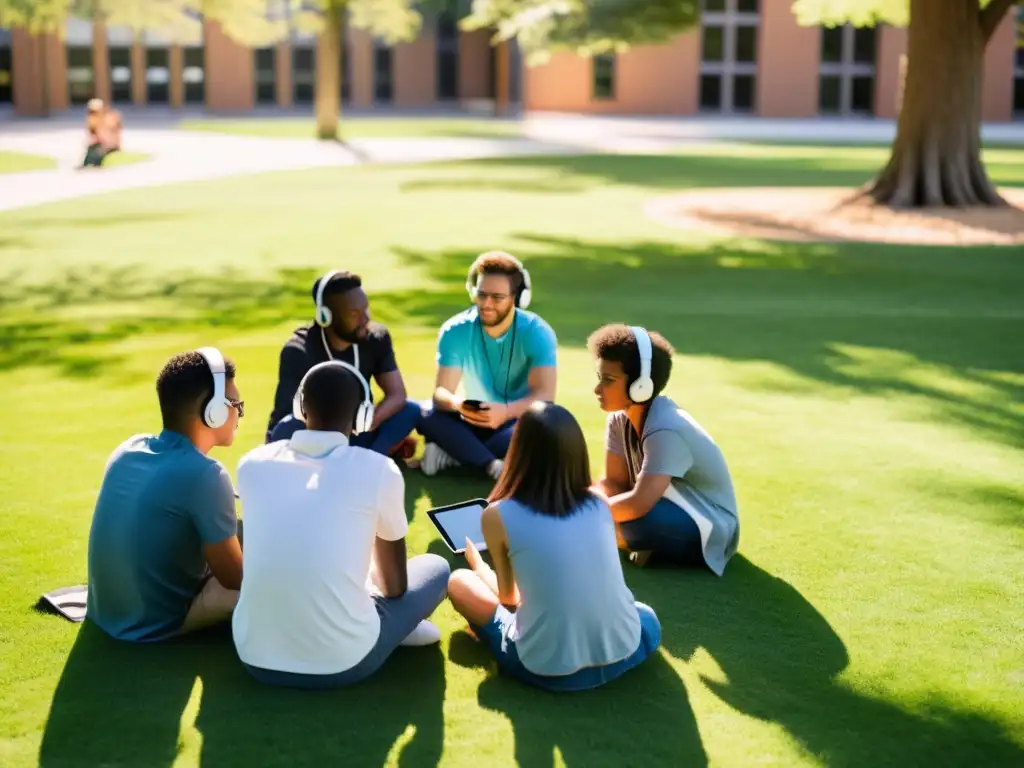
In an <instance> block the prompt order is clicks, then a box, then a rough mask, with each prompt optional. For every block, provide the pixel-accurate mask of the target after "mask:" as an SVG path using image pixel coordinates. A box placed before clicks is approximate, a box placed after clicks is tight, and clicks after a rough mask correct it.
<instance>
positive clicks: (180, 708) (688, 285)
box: [0, 147, 1024, 767]
mask: <svg viewBox="0 0 1024 768" xmlns="http://www.w3.org/2000/svg"><path fill="white" fill-rule="evenodd" d="M862 152H863V151H862V150H853V149H851V150H845V149H844V150H841V151H837V152H836V153H833V154H831V155H822V154H821V153H819V151H818V150H817V149H808V150H806V151H805V152H803V153H801V152H800V150H799V148H793V147H787V148H775V147H761V148H759V149H758V150H757V152H756V153H755V152H751V153H749V154H750V155H751V156H740V155H739V154H733V153H730V152H717V153H716V152H699V153H697V152H695V153H691V154H680V155H677V156H671V157H648V156H644V157H545V158H520V159H516V160H494V161H487V162H471V163H455V164H440V165H424V166H419V167H406V168H398V167H386V168H385V167H382V168H370V167H362V168H346V169H332V170H322V171H307V172H296V173H281V174H273V175H267V176H260V177H247V178H239V179H232V180H220V181H214V182H207V183H195V184H188V185H182V186H174V187H166V188H161V189H152V190H135V191H132V192H128V193H123V194H122V193H119V194H112V195H108V196H103V197H96V198H89V199H82V200H77V201H74V202H73V203H68V204H60V205H52V206H46V207H40V208H36V209H31V210H26V211H22V212H16V213H9V214H5V215H0V232H2V233H3V235H2V237H0V276H2V278H3V279H2V280H0V305H2V308H3V312H2V313H0V323H2V324H3V329H2V332H3V339H4V341H3V344H2V346H0V386H2V388H3V392H4V398H3V404H2V405H0V424H2V425H3V427H2V429H3V432H2V435H3V439H2V440H0V451H2V453H0V480H2V487H3V489H4V497H3V501H2V502H0V504H2V506H0V574H2V580H0V606H2V607H0V628H2V629H0V641H2V649H3V652H2V656H0V686H2V690H3V695H2V696H0V764H3V765H5V766H7V765H11V766H19V765H32V764H37V763H41V764H43V765H48V766H65V765H66V766H79V765H98V764H102V765H107V766H129V765H130V766H161V765H197V764H200V763H201V764H203V765H217V766H219V765H261V766H266V765H282V766H293V765H322V764H344V765H353V766H363V765H366V766H377V765H384V764H388V765H392V764H399V763H400V764H404V765H414V766H420V765H424V766H432V765H436V764H439V765H445V766H477V765H487V766H505V765H515V764H519V765H522V766H531V767H532V766H537V765H539V766H545V765H568V766H620V765H638V764H641V763H644V764H651V765H673V766H683V765H704V764H715V765H751V764H767V765H784V766H791V765H829V766H836V765H837V766H864V765H873V766H875V765H891V766H903V765H1000V766H1003V765H1012V764H1020V763H1021V762H1022V760H1024V714H1022V711H1021V707H1020V702H1021V690H1022V686H1024V647H1022V640H1021V638H1022V637H1024V619H1022V614H1021V611H1020V595H1021V594H1022V590H1024V554H1022V552H1024V549H1022V545H1024V533H1022V530H1024V528H1022V524H1024V492H1022V491H1021V482H1020V478H1021V476H1022V475H1021V467H1022V466H1024V463H1022V459H1024V307H1022V305H1021V300H1020V297H1021V296H1022V295H1024V257H1022V255H1021V254H1020V253H1019V252H1018V251H1014V250H1013V249H997V248H991V249H990V248H970V249H967V248H957V249H954V248H912V247H889V246H876V245H865V244H849V245H839V244H784V243H768V242H762V241H755V240H713V239H709V238H707V237H705V236H703V235H701V234H700V233H696V232H687V231H682V230H674V229H670V228H667V227H663V226H660V225H658V224H655V223H653V222H651V221H649V220H648V219H647V218H645V216H644V214H643V205H644V203H645V201H647V200H648V199H649V198H650V197H651V196H652V195H658V194H664V193H666V192H669V191H671V190H674V189H681V188H688V187H692V186H696V185H701V186H719V185H724V184H749V185H764V184H787V185H797V184H799V185H819V184H824V185H827V184H837V183H838V184H854V183H858V182H860V181H863V180H865V179H866V178H867V177H868V176H869V174H870V173H871V171H872V170H873V169H874V167H875V162H874V160H873V158H872V157H871V156H869V157H867V158H866V159H865V158H864V157H862V156H861V154H862ZM1022 164H1024V153H1020V152H1017V153H1012V152H1011V153H1008V154H1006V155H1005V156H1003V157H1002V158H1001V161H1000V162H993V164H992V165H991V168H990V170H991V171H992V173H993V176H994V177H995V179H996V181H997V182H998V183H1000V184H1011V185H1012V184H1020V183H1022V182H1021V179H1020V177H1019V176H1017V175H1016V174H1017V173H1018V171H1019V168H1020V167H1021V166H1022ZM490 248H505V249H508V250H510V251H512V252H514V253H516V254H517V255H519V256H520V257H522V258H523V259H524V260H525V262H526V263H527V265H528V266H529V268H530V271H531V274H532V277H533V281H534V294H535V297H536V298H535V306H534V308H535V309H536V310H537V311H538V312H539V313H540V314H542V315H543V316H544V317H545V318H547V319H548V321H549V322H551V324H552V325H553V327H554V328H555V330H556V332H557V333H558V336H559V341H560V348H559V365H560V372H559V389H558V399H559V401H560V402H562V403H564V404H565V405H566V406H567V407H569V408H570V409H571V410H572V411H573V412H574V413H575V414H576V415H577V417H578V418H579V419H580V421H581V423H582V425H583V427H584V429H585V430H586V434H587V437H588V440H589V443H590V446H591V461H592V463H593V465H594V468H595V470H598V469H599V467H600V464H601V458H602V453H601V437H602V432H603V423H604V417H603V414H602V413H601V412H600V411H599V410H598V408H597V406H596V404H595V402H594V400H593V397H592V395H591V393H590V390H591V387H592V386H593V382H594V374H593V365H592V361H591V360H590V359H589V357H588V355H587V352H586V350H585V346H584V345H585V340H586V337H587V335H588V334H589V333H590V332H591V331H592V330H593V329H594V328H596V327H598V326H599V325H601V324H603V323H606V322H612V321H624V322H629V323H642V324H645V325H647V326H648V327H651V328H655V329H658V330H660V331H661V332H663V333H664V334H665V335H666V336H667V337H668V338H669V339H670V340H671V341H672V342H673V343H674V344H675V346H676V348H677V356H676V362H675V370H674V373H673V379H672V383H671V385H670V387H669V394H670V395H671V396H672V397H674V398H675V399H676V400H677V401H678V402H679V403H681V404H682V405H683V406H685V407H686V408H688V409H689V410H690V411H691V412H692V413H693V414H694V415H695V416H696V417H697V418H698V419H699V420H700V421H701V422H702V424H704V426H705V427H707V429H708V430H709V431H710V432H711V434H712V435H713V436H714V437H715V438H716V440H717V441H718V442H719V443H720V444H721V446H722V447H723V449H724V451H725V454H726V456H727V458H728V460H729V463H730V466H731V469H732V472H733V474H734V479H735V482H736V486H737V492H738V496H739V500H740V518H741V525H742V532H741V543H740V553H739V555H738V556H737V557H736V558H735V559H734V560H733V562H732V563H731V565H730V566H729V568H728V570H727V572H726V574H725V576H724V577H723V578H721V579H719V578H716V577H715V576H713V575H711V574H710V573H706V572H697V571H677V570H666V569H654V570H637V569H635V568H633V567H631V566H629V565H628V564H627V565H626V566H624V567H625V571H626V576H627V580H628V582H629V584H630V586H631V588H632V589H633V590H634V593H635V595H636V596H637V598H638V599H641V600H643V601H645V602H647V603H649V604H651V605H653V606H654V607H655V608H656V610H657V611H658V613H659V615H660V617H661V620H662V624H663V646H662V648H661V650H660V652H659V653H658V655H657V656H656V657H654V658H652V659H651V660H650V661H649V662H647V663H646V664H645V665H643V666H642V667H641V668H639V669H638V670H636V671H635V672H633V673H631V674H630V675H628V676H626V677H624V678H622V679H620V680H618V681H616V682H615V683H613V684H611V685H609V686H607V687H606V688H604V689H600V690H597V691H594V692H590V693H586V694H581V695H572V696H554V695H549V694H545V693H542V692H540V691H535V690H532V689H527V688H524V687H522V686H520V685H519V684H517V683H515V682H513V681H510V680H508V679H506V678H504V677H502V676H500V675H498V674H497V673H496V671H495V666H494V664H493V662H491V660H490V659H489V657H488V655H487V654H486V653H484V652H483V651H482V650H481V649H480V648H479V647H477V646H476V645H475V644H474V643H473V642H472V641H471V640H469V639H468V638H467V636H466V635H465V634H464V633H463V631H462V623H461V621H460V620H459V619H458V618H457V616H456V614H455V613H454V612H453V611H452V609H451V608H450V606H448V605H447V604H445V605H444V606H442V608H441V609H440V611H439V612H438V613H437V614H436V616H435V618H436V620H437V622H438V624H439V625H440V627H441V629H442V633H443V641H442V643H441V646H440V647H439V648H428V649H401V650H400V651H399V652H398V653H396V655H395V656H394V657H393V658H392V659H391V660H389V662H388V664H387V665H386V666H385V668H384V669H383V670H382V671H381V673H380V674H379V675H378V676H376V677H375V678H373V679H372V680H370V681H368V682H367V683H365V684H363V685H360V686H359V687H357V688H354V689H351V690H343V691H335V692H329V693H305V692H298V691H287V690H277V689H268V688H264V687H261V686H259V685H258V684H256V683H255V682H253V681H252V680H251V679H250V678H249V677H248V676H247V674H246V673H245V671H244V670H243V668H242V667H241V665H240V664H239V662H238V660H237V658H236V656H235V654H234V650H233V647H232V644H231V641H230V634H229V633H227V632H219V633H218V632H213V633H210V634H208V635H206V636H202V637H198V636H197V637H194V638H190V639H188V640H186V641H183V642H179V643H174V644H170V645H165V646H161V647H141V648H139V647H123V646H120V645H118V644H115V643H112V642H109V641H106V640H105V639H104V638H102V637H100V636H98V635H97V633H96V632H94V631H90V630H89V627H88V626H86V627H85V628H82V627H79V626H76V625H72V624H70V623H68V622H65V621H64V620H62V619H59V618H56V617H52V616H46V615H43V614H41V613H38V612H36V611H34V610H33V607H32V606H33V604H34V603H35V602H36V600H37V598H38V597H39V595H40V594H41V593H43V592H44V591H47V590H50V589H54V588H56V587H59V586H63V585H68V584H76V583H82V582H83V581H84V580H85V578H86V549H87V537H88V530H89V522H90V515H91V510H92V505H93V502H94V500H95V495H96V490H97V485H98V482H99V479H100V477H101V474H102V471H103V465H104V462H105V460H106V458H107V456H108V454H109V452H110V451H111V450H112V449H113V448H114V447H115V446H116V445H117V444H118V443H119V442H120V441H121V440H123V439H124V438H125V437H127V436H128V435H130V434H132V433H135V432H141V431H150V430H156V429H158V428H159V423H158V411H157V406H156V399H155V392H154V377H155V375H156V372H157V371H158V369H159V367H160V366H161V364H162V363H163V362H164V361H165V360H166V358H167V357H168V356H169V355H170V354H172V353H174V352H176V351H179V350H181V349H185V348H189V347H195V346H198V345H200V344H216V345H218V346H220V347H221V348H222V349H223V350H224V351H225V352H226V353H227V354H229V355H231V356H232V357H233V358H234V359H235V360H236V361H237V363H238V367H239V378H238V383H239V386H240V388H241V391H242V396H243V397H244V398H245V400H246V411H247V415H246V418H245V419H244V421H243V424H242V427H241V429H240V430H239V433H238V437H237V440H236V443H235V445H234V446H233V447H232V448H231V449H228V450H223V451H219V452H218V453H217V456H218V457H219V458H220V459H221V460H222V461H223V462H224V463H225V465H226V466H227V467H228V468H229V470H230V471H232V473H233V472H234V469H235V465H236V462H237V459H238V458H239V456H240V455H241V454H242V453H243V452H244V451H245V450H247V449H249V448H251V447H253V446H255V445H257V444H259V443H260V441H261V440H262V435H263V430H264V427H265V420H266V416H267V414H268V412H269V409H270V405H271V398H272V396H273V389H274V384H275V378H276V373H277V357H278V353H279V349H280V345H281V344H282V343H283V342H284V340H285V339H286V338H287V336H288V334H289V332H290V331H291V330H292V328H294V327H295V326H296V325H298V324H300V323H304V322H306V321H307V319H308V318H309V317H310V315H311V311H312V302H311V299H310V296H309V288H310V285H311V283H312V281H313V279H314V278H315V277H316V276H317V275H318V274H319V273H321V272H322V271H324V270H325V269H327V268H336V267H347V268H350V269H353V270H356V271H358V272H360V273H361V274H362V275H363V276H364V279H365V283H366V286H367V290H368V291H369V293H370V295H371V297H372V302H373V304H372V308H373V311H374V313H375V314H376V316H377V317H378V318H379V319H382V320H384V321H385V322H387V323H388V324H389V326H390V328H391V330H392V334H393V336H394V338H395V339H396V343H397V349H398V359H399V364H400V366H401V368H402V371H403V374H404V376H405V380H406V384H407V387H408V389H409V392H410V394H411V395H412V396H414V397H427V396H428V394H429V392H430V388H431V384H432V381H433V351H434V341H435V338H436V331H437V327H438V326H439V325H440V323H441V322H442V321H443V320H444V319H445V318H447V317H448V316H450V315H451V314H453V313H454V312H457V311H459V310H460V309H462V308H463V307H465V306H466V303H467V297H466V294H465V290H464V288H463V282H464V280H465V270H466V268H467V267H468V265H469V263H470V261H471V260H472V258H473V257H474V256H475V255H476V254H477V253H479V252H480V251H483V250H485V249H490ZM406 484H407V493H406V498H407V513H408V514H409V516H410V518H411V520H412V526H411V533H410V538H409V549H410V552H411V553H419V552H424V551H431V552H439V553H443V551H444V549H443V546H442V545H441V544H440V542H439V538H438V536H437V534H436V533H435V532H434V530H433V528H432V526H431V525H430V524H429V521H427V520H426V517H425V514H424V512H425V510H426V509H428V508H429V507H430V506H434V505H438V504H444V503H448V502H452V501H455V500H458V499H460V498H465V497H467V496H471V495H477V494H480V493H485V492H486V491H487V486H486V485H485V484H484V483H482V482H481V481H479V480H477V479H474V478H472V477H468V476H466V475H465V474H460V473H455V474H450V475H447V476H445V475H442V476H438V477H436V478H424V477H423V476H422V475H420V474H418V473H416V472H408V473H406ZM242 512H243V514H244V510H242ZM454 562H455V561H454V559H453V563H454Z"/></svg>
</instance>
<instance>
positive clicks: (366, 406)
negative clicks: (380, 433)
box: [354, 402, 373, 433]
mask: <svg viewBox="0 0 1024 768" xmlns="http://www.w3.org/2000/svg"><path fill="white" fill-rule="evenodd" d="M372 426H373V403H367V402H363V403H360V404H359V408H358V410H356V423H355V425H354V427H355V431H356V433H363V432H369V431H370V427H372Z"/></svg>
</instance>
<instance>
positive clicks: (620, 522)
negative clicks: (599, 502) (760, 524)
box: [587, 324, 740, 576]
mask: <svg viewBox="0 0 1024 768" xmlns="http://www.w3.org/2000/svg"><path fill="white" fill-rule="evenodd" d="M587 345H588V347H589V348H590V351H591V353H592V354H593V355H594V357H595V358H596V359H597V386H596V387H595V388H594V394H596V395H597V400H598V403H599V404H600V405H601V410H603V411H605V412H607V413H608V418H607V420H606V424H605V473H606V474H605V477H603V478H601V480H600V481H598V484H597V486H596V490H598V491H599V492H600V493H602V494H604V495H605V497H606V498H607V499H608V503H609V504H610V505H611V510H612V516H613V517H614V518H615V524H616V528H617V531H618V535H619V544H620V547H622V548H623V549H626V550H628V551H629V552H630V559H631V560H632V561H633V562H634V563H636V564H637V565H644V564H646V562H647V561H648V559H649V558H650V557H651V555H652V554H654V555H657V556H658V557H662V556H664V557H665V558H666V559H669V560H671V561H674V562H676V563H679V564H689V565H702V564H705V563H706V564H707V567H708V568H710V569H711V570H712V571H713V572H714V573H716V574H717V575H719V576H721V575H722V574H723V572H724V571H725V567H726V565H727V564H728V562H729V560H730V559H731V558H732V556H733V555H734V554H735V553H736V549H737V547H738V546H739V536H740V528H739V517H738V511H737V504H736V495H735V492H734V490H733V483H732V478H731V477H730V475H729V468H728V466H727V465H726V462H725V457H724V456H723V455H722V451H721V449H720V448H719V447H718V445H717V444H716V443H715V441H714V440H712V439H711V436H710V435H709V434H708V433H707V432H706V431H705V430H704V428H703V427H701V425H700V424H698V423H697V420H696V419H694V418H693V417H692V416H691V415H690V414H689V413H687V412H686V411H684V410H683V409H682V408H679V407H678V406H676V404H675V403H674V402H672V400H670V399H669V398H668V397H667V396H666V395H663V394H661V393H662V391H663V390H664V389H665V386H666V385H667V384H668V380H669V375H670V374H671V372H672V355H673V352H674V350H673V349H672V346H671V345H670V344H669V343H668V342H667V341H666V340H665V338H664V337H663V336H661V334H659V333H657V332H654V331H647V330H645V329H643V328H641V327H639V326H633V327H631V326H628V325H621V324H613V325H606V326H604V327H603V328H600V329H598V330H597V331H595V332H594V333H593V334H592V335H591V337H590V339H589V340H588V342H587Z"/></svg>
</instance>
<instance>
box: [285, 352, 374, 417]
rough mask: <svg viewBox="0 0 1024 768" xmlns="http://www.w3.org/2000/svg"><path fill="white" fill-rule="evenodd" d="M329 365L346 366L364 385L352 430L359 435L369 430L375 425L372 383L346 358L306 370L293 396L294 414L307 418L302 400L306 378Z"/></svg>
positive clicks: (329, 361) (328, 361)
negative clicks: (345, 359)
mask: <svg viewBox="0 0 1024 768" xmlns="http://www.w3.org/2000/svg"><path fill="white" fill-rule="evenodd" d="M328 365H334V366H337V367H339V368H344V369H345V370H346V371H350V372H351V373H353V374H354V375H355V377H356V378H357V379H359V383H360V384H361V385H362V387H363V401H362V402H361V403H360V404H359V407H358V408H357V409H356V419H355V423H354V424H353V425H352V431H353V433H355V434H357V435H358V434H359V433H360V432H369V431H370V428H371V427H372V426H373V411H374V409H373V400H372V398H371V397H370V385H369V384H368V383H367V381H366V379H364V378H363V374H361V373H360V372H359V369H358V368H356V367H355V366H354V365H351V364H350V363H346V362H345V361H344V360H325V361H324V362H322V363H317V364H316V365H314V366H313V367H312V368H310V369H309V370H308V371H306V375H305V376H303V377H302V381H300V382H299V388H298V389H297V390H295V397H294V398H292V415H293V416H295V418H296V419H299V420H301V421H305V420H306V411H305V407H304V405H303V402H302V390H303V388H304V387H305V386H306V379H308V378H309V375H310V374H311V373H313V371H315V370H317V369H318V368H324V367H326V366H328Z"/></svg>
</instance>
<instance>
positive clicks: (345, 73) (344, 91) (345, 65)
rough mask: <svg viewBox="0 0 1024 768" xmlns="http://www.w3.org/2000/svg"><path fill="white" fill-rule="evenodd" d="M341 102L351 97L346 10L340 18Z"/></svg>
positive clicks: (345, 101)
mask: <svg viewBox="0 0 1024 768" xmlns="http://www.w3.org/2000/svg"><path fill="white" fill-rule="evenodd" d="M339 66H340V67H341V78H340V79H341V103H342V104H347V103H348V102H349V100H350V99H351V98H352V76H351V74H350V69H351V66H352V57H351V56H350V55H349V35H348V12H347V11H346V12H345V14H344V16H343V17H342V19H341V63H340V64H339Z"/></svg>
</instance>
